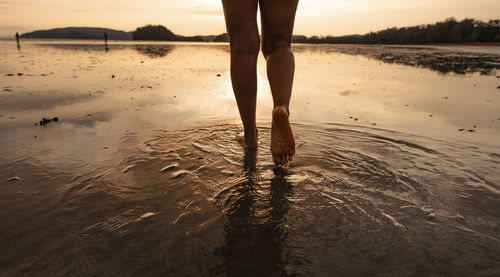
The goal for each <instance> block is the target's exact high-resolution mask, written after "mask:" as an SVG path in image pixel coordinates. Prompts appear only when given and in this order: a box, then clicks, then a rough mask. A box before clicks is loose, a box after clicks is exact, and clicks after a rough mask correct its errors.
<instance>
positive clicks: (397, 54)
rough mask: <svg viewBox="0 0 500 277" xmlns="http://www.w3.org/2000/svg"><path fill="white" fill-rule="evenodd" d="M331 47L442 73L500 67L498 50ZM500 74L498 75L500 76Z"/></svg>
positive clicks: (490, 70)
mask: <svg viewBox="0 0 500 277" xmlns="http://www.w3.org/2000/svg"><path fill="white" fill-rule="evenodd" d="M330 51H333V52H340V53H344V54H348V55H362V56H365V57H369V58H374V59H376V60H379V61H382V62H385V63H389V64H403V65H409V66H415V67H421V68H428V69H431V70H434V71H438V72H441V73H451V72H452V73H455V74H461V75H463V74H469V73H475V72H478V73H480V74H481V75H495V74H496V71H497V70H498V69H500V56H499V55H496V54H485V53H468V52H452V51H446V50H441V49H438V48H433V47H404V46H374V45H370V46H366V47H362V46H359V47H351V46H344V45H335V46H331V49H330ZM498 77H499V76H497V78H498Z"/></svg>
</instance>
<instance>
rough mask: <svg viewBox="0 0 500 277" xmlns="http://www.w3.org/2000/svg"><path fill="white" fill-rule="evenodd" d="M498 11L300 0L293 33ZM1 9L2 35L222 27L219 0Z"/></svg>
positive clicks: (480, 5) (468, 4)
mask: <svg viewBox="0 0 500 277" xmlns="http://www.w3.org/2000/svg"><path fill="white" fill-rule="evenodd" d="M234 1H237V0H234ZM498 11H500V1H498V0H474V1H473V0H419V1H400V0H349V1H344V0H300V1H299V7H298V11H297V18H296V23H295V32H294V33H295V34H304V35H330V34H331V35H345V34H353V33H361V34H362V33H366V32H369V31H377V30H381V29H385V28H388V27H393V26H397V27H401V26H411V25H417V24H422V23H434V22H436V21H441V20H444V19H445V18H447V17H451V16H454V17H456V18H457V19H459V20H460V19H463V18H465V17H472V18H476V19H481V20H488V19H492V18H498ZM0 13H1V15H2V16H1V17H0V36H2V37H5V36H12V34H14V33H15V32H16V31H17V32H20V33H24V32H29V31H33V30H39V29H50V28H57V27H68V26H74V27H77V26H78V27H79V26H81V27H107V28H112V29H118V30H124V31H133V30H135V28H136V27H138V26H142V25H146V24H162V25H165V26H166V27H167V28H169V29H171V30H172V31H173V32H174V33H176V34H180V35H198V34H199V35H210V34H220V33H223V32H225V26H224V18H223V14H222V6H221V2H220V0H143V1H136V0H107V1H102V0H85V1H81V0H78V1H77V0H0Z"/></svg>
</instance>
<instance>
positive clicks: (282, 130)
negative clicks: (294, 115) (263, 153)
mask: <svg viewBox="0 0 500 277" xmlns="http://www.w3.org/2000/svg"><path fill="white" fill-rule="evenodd" d="M271 154H272V155H273V161H274V164H275V165H277V166H286V165H287V164H288V163H290V162H291V161H292V158H293V155H295V140H294V139H293V132H292V128H291V127H290V122H289V121H288V113H287V112H286V110H285V107H283V106H278V107H276V108H274V110H273V123H272V127H271Z"/></svg>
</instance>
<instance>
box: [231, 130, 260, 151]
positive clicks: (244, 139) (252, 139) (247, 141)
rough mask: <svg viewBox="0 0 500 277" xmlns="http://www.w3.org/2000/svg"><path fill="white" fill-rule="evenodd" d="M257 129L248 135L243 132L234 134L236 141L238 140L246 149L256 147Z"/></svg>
mask: <svg viewBox="0 0 500 277" xmlns="http://www.w3.org/2000/svg"><path fill="white" fill-rule="evenodd" d="M257 137H258V133H257V129H255V134H254V135H250V136H245V135H244V134H242V135H239V136H236V141H237V142H239V143H240V144H241V145H243V147H245V148H247V149H253V148H257V146H258V143H257Z"/></svg>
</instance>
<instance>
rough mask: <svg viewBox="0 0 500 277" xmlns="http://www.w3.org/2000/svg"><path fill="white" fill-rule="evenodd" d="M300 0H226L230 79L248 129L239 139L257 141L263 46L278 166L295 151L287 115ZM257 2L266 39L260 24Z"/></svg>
mask: <svg viewBox="0 0 500 277" xmlns="http://www.w3.org/2000/svg"><path fill="white" fill-rule="evenodd" d="M297 3H298V1H297V0H272V1H269V0H267V1H266V0H260V1H257V0H239V1H234V0H223V1H222V4H223V7H224V16H225V19H226V28H227V32H228V36H229V42H230V49H231V81H232V85H233V91H234V95H235V97H236V103H237V105H238V110H239V113H240V117H241V121H242V123H243V129H244V134H243V136H240V137H238V138H237V140H238V141H239V142H240V143H242V144H243V146H244V147H246V148H257V146H258V141H257V127H256V122H255V110H256V99H257V70H256V68H257V57H258V54H259V49H260V48H261V47H262V53H263V55H264V57H265V59H266V64H267V77H268V80H269V84H270V87H271V93H272V95H273V102H274V110H273V124H272V136H271V153H272V154H273V161H274V163H275V164H276V165H277V166H282V165H285V164H287V163H289V162H290V161H291V160H292V158H293V155H294V154H295V142H294V139H293V133H292V129H291V127H290V123H289V120H288V115H289V104H290V97H291V92H292V84H293V75H294V71H295V60H294V56H293V53H292V51H291V50H290V45H291V39H292V31H293V24H294V19H295V11H296V9H297ZM258 6H260V11H261V25H262V41H261V39H260V37H259V31H258V28H257V7H258Z"/></svg>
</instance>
